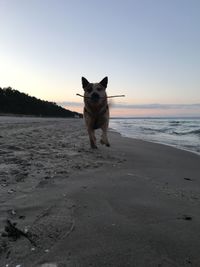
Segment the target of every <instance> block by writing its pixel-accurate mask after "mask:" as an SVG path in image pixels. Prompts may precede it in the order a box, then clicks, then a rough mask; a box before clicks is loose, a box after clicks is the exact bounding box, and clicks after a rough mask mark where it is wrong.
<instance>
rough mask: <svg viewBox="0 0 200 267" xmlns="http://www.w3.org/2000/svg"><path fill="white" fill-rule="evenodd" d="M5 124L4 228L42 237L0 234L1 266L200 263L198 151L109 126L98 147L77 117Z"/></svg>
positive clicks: (1, 158)
mask: <svg viewBox="0 0 200 267" xmlns="http://www.w3.org/2000/svg"><path fill="white" fill-rule="evenodd" d="M0 127H1V138H0V162H1V164H0V168H1V169H0V170H1V172H0V203H1V205H0V212H1V218H0V231H1V233H3V232H4V234H5V222H6V220H7V219H9V220H10V221H11V222H12V223H15V222H16V223H17V225H16V227H17V228H18V229H20V230H22V231H25V230H27V231H28V233H29V234H30V235H31V237H32V238H33V241H34V244H35V245H33V244H32V243H31V242H30V240H28V239H27V238H26V237H24V236H21V237H20V238H17V239H16V240H13V238H12V235H11V236H10V237H6V236H4V237H1V241H0V254H1V257H0V265H1V266H6V264H9V266H11V267H12V266H16V265H21V266H22V267H44V266H48V265H47V263H49V264H50V263H51V265H49V266H51V267H68V266H71V267H75V266H82V267H88V266H96V267H102V266H113V267H121V266H136V267H146V266H148V267H155V266H180V267H188V266H190V265H191V266H193V267H197V266H199V264H200V256H199V247H200V235H199V231H198V229H199V224H200V214H199V207H200V189H199V188H200V179H199V171H200V158H199V156H198V155H196V154H193V153H190V152H186V151H183V150H180V149H177V148H173V147H170V146H166V145H162V144H157V143H151V142H148V141H142V140H138V139H132V138H127V137H122V136H121V134H120V133H118V132H112V131H111V132H109V138H110V142H111V147H110V148H107V147H104V146H100V145H99V149H98V150H92V149H90V148H89V140H88V136H87V133H86V130H85V127H84V123H83V121H81V120H76V119H71V120H68V121H66V120H65V119H63V120H62V119H57V120H56V119H55V120H53V121H52V120H50V121H49V120H48V119H47V120H46V121H44V120H42V121H41V120H38V123H35V124H34V123H31V122H30V123H27V122H24V124H23V123H20V125H19V127H18V126H17V125H16V124H15V125H14V127H13V125H12V124H9V125H4V124H1V125H0ZM97 136H98V139H99V133H98V135H97ZM189 262H191V264H189ZM45 263H46V265H45ZM188 264H189V265H188Z"/></svg>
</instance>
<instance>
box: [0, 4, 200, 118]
mask: <svg viewBox="0 0 200 267" xmlns="http://www.w3.org/2000/svg"><path fill="white" fill-rule="evenodd" d="M0 9H1V11H2V12H1V18H0V20H1V21H0V22H1V23H0V30H1V35H0V87H8V86H11V87H12V88H14V89H17V90H19V91H21V92H25V93H27V94H29V95H32V96H35V97H37V98H40V99H44V100H48V101H53V102H58V103H59V102H72V103H75V105H74V106H73V105H70V106H69V107H68V106H66V107H67V108H69V109H72V110H75V111H80V112H82V107H81V106H80V105H81V104H80V103H81V100H80V99H78V98H77V97H76V93H82V88H81V82H80V79H81V76H85V77H86V78H87V79H88V80H89V81H91V82H97V81H100V80H101V79H102V78H103V77H105V76H108V78H109V84H108V94H109V95H114V94H125V95H126V98H125V99H124V101H123V103H124V107H123V108H122V107H120V108H119V107H117V105H118V104H117V103H116V106H115V105H113V106H112V105H111V115H112V116H198V114H200V110H199V108H198V107H194V108H192V107H190V108H187V107H186V108H185V109H184V108H183V107H180V108H178V106H177V108H170V109H164V108H160V109H159V108H155V109H152V108H150V109H148V108H147V107H145V108H144V109H142V108H139V109H137V108H136V107H134V108H130V107H129V108H126V105H137V104H138V105H142V104H146V105H147V106H148V104H152V103H159V104H168V103H169V105H170V104H186V105H187V104H188V105H190V104H196V103H197V104H198V103H200V90H199V85H200V75H199V71H200V16H199V12H200V2H199V1H197V0H193V1H186V0H169V1H158V0H152V1H148V0H135V1H131V0H125V1H117V2H116V1H114V0H111V1H105V0H102V1H101V2H99V1H91V0H86V1H80V0H77V1H65V0H58V1H56V0H51V1H48V0H43V1H39V0H30V1H23V0H20V1H15V0H8V1H6V0H0ZM88 14H89V16H88Z"/></svg>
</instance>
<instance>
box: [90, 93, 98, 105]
mask: <svg viewBox="0 0 200 267" xmlns="http://www.w3.org/2000/svg"><path fill="white" fill-rule="evenodd" d="M90 99H91V101H92V102H94V103H98V102H99V100H100V96H99V95H98V94H97V93H93V94H92V95H91V97H90Z"/></svg>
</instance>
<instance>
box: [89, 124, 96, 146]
mask: <svg viewBox="0 0 200 267" xmlns="http://www.w3.org/2000/svg"><path fill="white" fill-rule="evenodd" d="M88 135H89V139H90V146H91V148H97V145H96V137H95V134H94V130H91V129H88Z"/></svg>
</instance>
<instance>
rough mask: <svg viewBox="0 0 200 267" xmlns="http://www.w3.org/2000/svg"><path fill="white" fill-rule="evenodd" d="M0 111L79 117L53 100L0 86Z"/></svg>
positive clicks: (79, 115) (5, 112) (4, 112)
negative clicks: (38, 97) (41, 98)
mask: <svg viewBox="0 0 200 267" xmlns="http://www.w3.org/2000/svg"><path fill="white" fill-rule="evenodd" d="M0 113H2V114H19V115H30V116H31V115H32V116H45V117H71V118H73V117H81V116H82V115H81V114H80V113H77V112H73V111H70V110H68V109H65V108H62V107H60V106H58V105H57V104H56V103H54V102H49V101H44V100H40V99H37V98H36V97H32V96H29V95H27V94H25V93H21V92H19V91H18V90H15V89H12V88H11V87H7V88H3V89H2V88H1V87H0Z"/></svg>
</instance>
